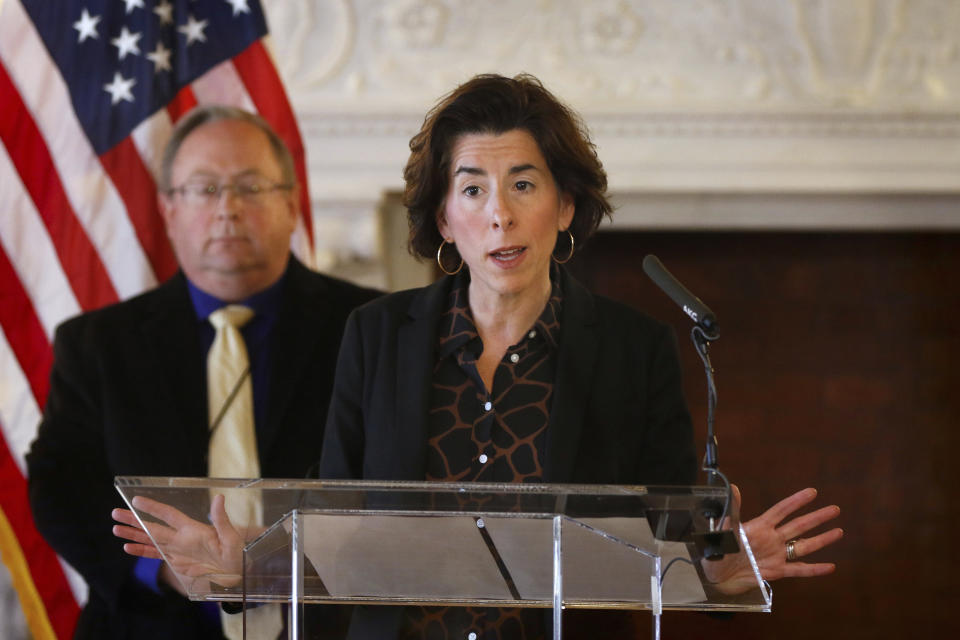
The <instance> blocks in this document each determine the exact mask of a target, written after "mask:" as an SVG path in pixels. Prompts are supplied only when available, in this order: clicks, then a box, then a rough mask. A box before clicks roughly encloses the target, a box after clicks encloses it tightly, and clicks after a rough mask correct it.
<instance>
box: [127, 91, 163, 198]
mask: <svg viewBox="0 0 960 640" xmlns="http://www.w3.org/2000/svg"><path fill="white" fill-rule="evenodd" d="M171 131H173V122H171V121H170V114H169V113H167V110H166V109H159V110H158V111H157V112H156V113H154V114H153V115H152V116H150V117H149V118H147V119H146V120H144V121H143V122H141V123H140V124H139V125H137V127H136V128H135V129H134V130H133V132H132V133H131V134H130V137H131V138H133V144H134V146H135V147H136V148H137V153H139V154H140V158H141V159H142V160H143V164H144V166H145V167H146V168H147V171H148V172H149V173H150V177H151V178H152V179H153V182H154V184H158V183H159V181H160V163H161V161H162V160H163V146H164V145H165V144H166V142H167V139H168V138H169V137H170V132H171Z"/></svg>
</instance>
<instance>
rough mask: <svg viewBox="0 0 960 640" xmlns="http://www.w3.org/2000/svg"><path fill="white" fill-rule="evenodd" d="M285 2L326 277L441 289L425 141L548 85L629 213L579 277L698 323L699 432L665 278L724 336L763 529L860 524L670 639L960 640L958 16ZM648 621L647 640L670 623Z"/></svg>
mask: <svg viewBox="0 0 960 640" xmlns="http://www.w3.org/2000/svg"><path fill="white" fill-rule="evenodd" d="M264 4H265V8H266V9H267V13H268V18H269V22H270V29H271V33H272V34H273V36H272V40H273V51H274V54H275V56H276V59H277V64H278V67H279V68H280V71H281V73H282V75H283V76H284V79H285V81H286V84H287V91H288V94H289V97H290V99H291V101H292V103H293V106H294V109H295V111H296V113H297V116H298V118H299V121H300V126H301V131H302V134H303V136H304V142H305V145H306V147H307V153H308V162H309V172H310V187H311V198H312V201H313V210H314V212H315V216H314V218H315V219H314V225H315V234H316V238H317V253H318V255H317V257H318V262H319V264H320V265H321V267H322V268H323V269H324V270H326V271H328V272H331V273H335V274H338V275H341V276H345V277H348V278H351V279H354V280H357V281H360V282H364V283H368V284H372V285H375V286H380V287H385V288H389V289H398V288H405V287H409V286H419V285H421V284H425V283H427V282H429V281H430V280H431V279H432V278H433V277H434V275H435V272H434V270H433V268H432V266H431V265H421V264H418V263H416V262H415V261H413V260H412V258H410V257H409V256H408V255H407V253H406V249H405V236H406V223H405V220H404V218H403V210H402V207H401V206H400V202H399V192H400V190H401V188H402V176H401V170H402V167H403V164H404V161H405V159H406V155H407V141H408V140H409V138H410V136H411V135H412V134H413V133H415V132H416V130H417V129H418V127H419V125H420V123H421V122H422V119H423V115H424V113H425V112H426V110H427V109H428V108H429V107H430V106H431V105H432V104H433V103H434V102H435V101H436V99H437V98H438V97H439V96H441V95H442V94H444V93H446V92H448V91H449V90H451V89H452V88H453V87H454V86H456V85H457V84H458V83H460V82H462V81H464V80H466V79H467V78H469V77H470V76H471V75H473V74H475V73H479V72H496V73H501V74H505V75H513V74H516V73H519V72H530V73H533V74H535V75H537V76H538V77H539V78H540V79H541V80H543V82H544V83H545V84H546V86H547V87H548V88H550V89H551V90H552V91H554V92H555V93H556V94H557V95H558V96H560V97H561V98H563V99H564V100H566V101H567V102H568V103H569V104H570V105H571V106H572V107H573V108H575V109H576V110H578V111H580V112H581V113H582V114H583V116H584V117H585V120H586V122H587V124H588V126H589V128H590V130H591V132H592V135H593V137H594V140H595V141H596V143H597V147H598V153H599V156H600V158H601V160H602V161H603V162H604V165H605V166H606V168H607V171H608V174H609V177H610V188H611V192H612V195H613V199H614V201H615V203H616V205H617V212H616V214H615V215H614V217H613V220H612V221H611V222H610V223H607V224H605V225H604V226H603V227H602V231H601V233H600V234H599V235H598V236H597V237H596V238H595V239H594V240H593V241H592V242H591V243H590V244H589V245H588V246H587V247H586V248H585V250H584V251H583V252H582V253H581V254H580V255H578V256H577V258H576V259H575V261H574V262H573V263H571V265H572V267H573V268H574V270H575V271H576V273H577V274H578V276H579V277H580V278H582V279H583V280H584V281H585V282H586V283H587V284H588V285H589V286H590V287H591V288H593V289H594V290H595V291H597V292H599V293H603V294H606V295H609V296H612V297H616V298H619V299H622V300H626V301H628V302H630V303H631V304H633V305H635V306H637V307H638V308H640V309H643V310H646V311H647V312H648V313H650V314H652V315H654V316H656V317H658V318H660V319H662V320H664V321H667V322H670V323H673V324H674V326H675V327H676V331H677V333H678V338H679V339H680V347H681V355H682V357H683V359H684V366H685V373H686V391H687V397H688V401H689V402H690V405H691V408H692V410H693V413H694V420H695V426H696V427H697V429H698V433H700V432H702V431H703V428H704V420H705V416H704V414H705V406H704V405H705V400H704V397H705V393H704V384H703V373H702V370H701V366H700V364H699V361H698V360H697V358H696V356H695V354H694V352H693V348H692V346H691V345H690V343H689V341H688V339H687V337H686V335H687V333H688V331H689V326H688V325H687V323H686V321H685V317H683V316H682V315H681V314H680V312H679V311H678V310H677V309H676V308H674V307H673V305H672V303H671V302H670V301H669V300H667V299H666V298H665V296H663V294H661V293H660V292H659V291H657V290H656V289H655V287H654V286H653V285H652V284H650V283H649V282H648V281H647V280H646V279H645V277H644V276H643V274H642V272H641V270H640V267H639V264H640V260H641V259H642V257H643V255H645V254H647V253H656V254H657V255H659V256H660V258H661V259H662V260H663V261H664V262H665V264H666V265H667V266H668V267H669V268H670V269H671V270H672V271H673V272H674V273H675V274H676V275H677V276H678V277H679V278H680V279H681V281H683V282H684V283H685V284H686V285H687V286H688V287H689V288H690V289H691V290H692V291H694V292H695V293H696V294H697V295H699V296H700V297H701V298H703V300H704V301H705V302H707V304H709V305H710V306H711V307H712V308H713V310H714V311H715V312H717V314H718V316H719V318H720V321H721V324H722V327H723V333H722V338H721V340H720V341H719V342H717V343H716V344H715V346H714V348H713V360H714V365H715V367H716V369H717V383H718V387H719V393H720V402H719V407H718V414H717V430H718V433H719V436H720V463H721V467H722V468H723V469H724V470H725V471H726V472H727V474H728V475H729V476H730V477H731V478H732V479H733V480H734V481H735V482H737V483H738V484H739V485H740V486H741V488H742V490H743V493H744V513H745V516H747V517H749V516H753V515H757V514H758V513H760V512H761V511H762V510H763V509H764V508H765V507H766V506H769V505H770V504H772V503H773V502H774V501H776V500H778V499H779V498H781V497H783V496H785V495H787V494H788V493H790V492H792V491H794V490H796V489H800V488H802V487H804V486H816V487H818V488H819V489H820V491H821V499H820V500H819V503H820V504H828V503H830V502H836V503H839V504H840V505H841V507H842V508H843V510H844V511H843V514H842V515H841V518H840V526H842V527H843V528H844V529H845V531H846V537H845V539H844V540H843V541H842V542H840V543H839V544H837V545H836V546H835V548H833V549H830V550H829V551H827V552H823V553H822V554H821V555H822V558H823V559H824V560H829V561H835V562H837V563H838V565H839V569H838V571H837V573H836V574H835V575H834V576H830V577H827V578H822V579H819V580H817V581H815V582H802V581H784V582H780V583H777V584H776V585H775V599H774V612H773V613H771V614H755V615H740V616H737V617H735V618H734V619H732V620H715V619H713V618H707V617H705V616H701V615H687V614H670V613H668V614H667V615H666V616H665V619H664V625H665V626H664V630H665V632H666V633H667V637H690V636H694V635H697V636H702V635H705V634H706V633H710V634H711V635H713V636H714V637H730V638H734V637H736V638H770V637H776V638H801V637H803V638H806V637H809V636H811V635H813V634H817V635H819V636H821V637H831V638H832V637H844V638H877V637H903V636H905V635H907V634H908V633H911V632H913V633H921V634H925V633H926V634H930V633H936V634H937V635H944V634H943V633H942V632H943V631H948V630H949V628H952V627H953V628H955V626H956V624H955V622H954V621H953V620H952V619H951V617H950V614H951V613H952V612H951V611H950V610H949V605H950V604H951V603H952V602H955V601H956V596H955V595H953V593H952V590H951V583H952V573H951V572H950V571H949V568H950V566H951V562H950V560H949V558H950V556H949V555H948V554H947V553H945V552H946V551H948V550H949V549H951V548H953V546H955V545H954V541H953V540H952V538H951V535H952V532H953V531H955V530H956V527H957V525H958V524H960V517H958V516H960V513H958V511H960V508H958V504H960V501H958V500H957V499H956V498H955V497H954V496H953V494H952V489H953V488H954V487H956V486H957V482H956V480H954V479H953V478H954V473H953V471H952V470H953V468H954V467H953V464H951V463H952V452H954V451H956V450H958V445H960V437H958V435H957V427H958V420H957V415H958V408H960V407H958V404H960V400H958V397H960V394H958V393H957V389H958V388H960V374H958V373H957V367H956V364H955V359H956V357H957V354H960V334H958V331H957V322H956V318H957V317H958V312H960V286H958V284H957V274H958V273H960V264H958V263H960V251H958V250H960V233H958V231H960V2H957V1H956V0H909V1H907V0H842V1H838V2H828V1H826V0H683V1H679V2H677V1H670V0H597V1H591V2H580V1H578V0H536V1H534V0H530V1H523V0H485V1H484V2H469V1H467V0H312V1H303V2H283V1H281V0H266V1H265V2H264ZM702 439H703V438H702V433H701V437H700V442H701V446H702ZM4 573H5V572H4V570H3V569H2V568H0V583H2V582H3V580H4V579H5V577H4V575H2V574H4ZM0 620H3V621H4V622H2V623H0V637H6V638H11V639H19V638H22V637H24V634H25V632H24V631H23V627H22V624H21V622H20V621H19V613H18V612H17V610H16V607H15V600H14V599H13V598H12V597H4V598H0ZM634 626H635V627H636V629H635V631H634V634H635V635H636V637H638V638H643V637H647V635H648V634H649V630H648V627H649V620H648V618H647V617H646V616H644V615H639V616H638V617H637V618H636V620H635V625H634ZM937 632H940V633H937ZM601 635H602V634H601Z"/></svg>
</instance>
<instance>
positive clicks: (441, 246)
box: [437, 239, 463, 276]
mask: <svg viewBox="0 0 960 640" xmlns="http://www.w3.org/2000/svg"><path fill="white" fill-rule="evenodd" d="M445 244H447V241H446V239H444V240H443V242H441V243H440V247H439V248H438V249H437V266H438V267H440V271H443V272H444V273H445V274H447V275H448V276H452V275H456V274H458V273H460V269H463V257H462V256H461V258H460V264H459V265H458V266H457V268H456V269H454V270H453V271H447V270H446V269H445V268H444V267H443V260H441V258H440V254H441V253H443V245H445ZM449 244H450V246H453V243H452V242H451V243H449Z"/></svg>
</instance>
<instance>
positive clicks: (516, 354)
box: [510, 353, 520, 364]
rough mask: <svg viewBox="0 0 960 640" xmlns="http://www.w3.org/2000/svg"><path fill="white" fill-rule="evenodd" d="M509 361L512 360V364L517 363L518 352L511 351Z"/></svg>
mask: <svg viewBox="0 0 960 640" xmlns="http://www.w3.org/2000/svg"><path fill="white" fill-rule="evenodd" d="M510 362H512V363H513V364H517V363H518V362H520V354H519V353H511V354H510Z"/></svg>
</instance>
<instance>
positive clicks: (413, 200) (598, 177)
mask: <svg viewBox="0 0 960 640" xmlns="http://www.w3.org/2000/svg"><path fill="white" fill-rule="evenodd" d="M514 129H522V130H524V131H527V132H528V133H529V134H530V135H531V136H533V139H534V140H536V142H537V146H539V147H540V152H541V153H542V154H543V157H544V158H545V159H546V161H547V166H548V167H549V168H550V173H551V174H553V179H554V182H556V184H557V189H558V190H559V191H560V192H561V193H564V194H566V195H568V196H569V197H571V198H573V201H574V205H575V209H574V217H573V222H572V223H571V224H570V232H571V233H573V235H574V238H576V246H577V248H580V247H581V246H583V243H584V242H585V241H586V240H587V238H589V237H590V236H591V235H593V232H594V231H596V229H597V227H598V226H599V225H600V221H601V220H602V219H603V216H605V215H607V216H609V215H610V212H611V211H612V208H611V206H610V203H609V202H608V201H607V198H606V195H605V194H606V190H607V174H606V172H604V170H603V165H601V164H600V160H599V159H598V158H597V152H596V148H595V147H594V145H593V143H592V142H591V141H590V136H589V134H588V133H587V128H586V126H585V125H584V124H583V121H582V120H581V119H580V116H578V115H577V114H576V113H575V112H574V111H573V110H572V109H570V108H568V107H567V106H566V105H564V104H563V103H562V102H560V101H559V100H558V99H557V98H556V97H554V95H553V94H551V93H550V92H549V91H547V90H546V89H545V88H544V87H543V85H542V84H541V83H540V81H539V80H537V79H536V78H535V77H533V76H531V75H528V74H521V75H518V76H516V77H514V78H506V77H504V76H499V75H493V74H486V75H478V76H475V77H473V78H472V79H470V80H469V81H467V82H465V83H464V84H462V85H460V86H459V87H457V88H456V89H454V90H453V91H452V92H450V93H449V94H448V95H447V96H445V97H444V98H442V99H441V100H440V102H439V103H437V105H436V106H435V107H434V108H433V109H431V110H430V112H429V113H427V117H426V118H425V119H424V121H423V126H422V127H421V128H420V132H419V133H417V135H415V136H414V137H413V138H411V139H410V158H409V160H407V166H406V167H405V168H404V170H403V177H404V180H405V181H406V188H405V189H404V193H403V203H404V205H405V206H406V207H407V217H408V222H409V223H410V240H409V248H410V252H411V253H412V254H414V255H417V256H420V257H423V258H432V257H433V256H434V255H435V254H436V252H437V248H438V247H439V246H440V243H441V242H442V241H443V238H442V236H441V235H440V231H439V230H438V229H437V216H438V214H440V212H441V208H442V207H443V203H444V199H445V198H446V195H447V189H448V187H449V184H450V155H451V152H452V150H453V146H454V144H455V143H456V141H457V139H458V138H459V137H460V136H462V135H464V134H471V133H492V134H501V133H506V132H507V131H511V130H514Z"/></svg>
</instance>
